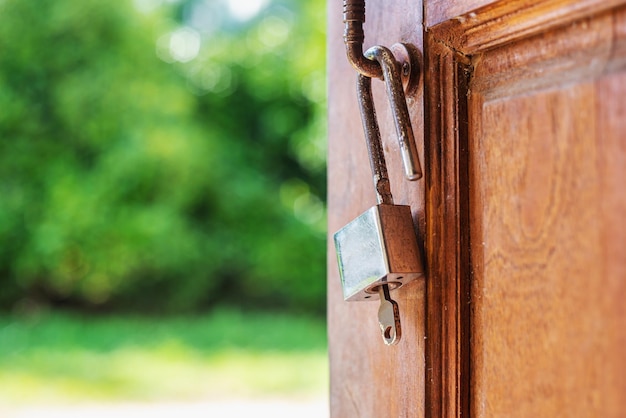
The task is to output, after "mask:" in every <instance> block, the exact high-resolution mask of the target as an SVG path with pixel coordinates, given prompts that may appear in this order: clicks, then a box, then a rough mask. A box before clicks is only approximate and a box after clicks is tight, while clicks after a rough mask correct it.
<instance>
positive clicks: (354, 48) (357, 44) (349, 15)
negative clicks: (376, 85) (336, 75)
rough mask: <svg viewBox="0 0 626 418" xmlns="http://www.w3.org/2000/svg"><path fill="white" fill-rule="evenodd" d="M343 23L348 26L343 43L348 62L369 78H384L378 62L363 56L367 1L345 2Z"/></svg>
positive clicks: (352, 0) (344, 0)
mask: <svg viewBox="0 0 626 418" xmlns="http://www.w3.org/2000/svg"><path fill="white" fill-rule="evenodd" d="M343 23H344V24H345V25H346V26H345V30H344V34H343V41H344V43H345V45H346V55H347V56H348V61H349V62H350V64H352V66H353V67H354V68H355V69H356V70H357V71H358V72H359V74H363V75H365V76H367V77H372V78H380V79H382V77H383V71H382V69H381V68H380V65H379V64H378V63H377V62H376V61H370V60H368V59H366V58H365V56H364V55H363V41H364V40H365V34H364V32H363V23H365V0H343Z"/></svg>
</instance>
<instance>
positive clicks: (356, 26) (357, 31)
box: [343, 0, 422, 180]
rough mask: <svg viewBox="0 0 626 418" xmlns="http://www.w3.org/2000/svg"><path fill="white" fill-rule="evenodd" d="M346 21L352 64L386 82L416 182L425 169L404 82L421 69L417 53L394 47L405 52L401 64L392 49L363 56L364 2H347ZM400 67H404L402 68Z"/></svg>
mask: <svg viewBox="0 0 626 418" xmlns="http://www.w3.org/2000/svg"><path fill="white" fill-rule="evenodd" d="M343 21H344V24H345V31H344V36H343V40H344V43H345V45H346V55H347V57H348V61H349V62H350V64H352V66H353V67H354V68H355V69H356V70H357V71H358V72H359V74H360V75H363V76H366V77H369V78H379V79H381V80H384V81H385V86H386V87H387V95H388V96H389V101H390V103H391V107H392V111H393V115H394V121H395V125H396V131H397V133H398V141H399V143H400V149H401V150H402V163H403V164H404V171H405V174H406V177H407V178H408V179H409V180H417V179H419V178H420V177H422V170H421V168H420V164H419V160H418V158H417V149H416V147H415V138H414V136H413V128H412V127H411V119H410V117H409V111H408V108H407V105H406V98H405V97H404V86H403V79H402V76H403V74H404V76H405V81H406V83H405V84H406V87H407V88H409V86H410V84H409V82H410V81H411V75H412V73H414V72H417V67H419V65H417V59H415V57H414V56H413V55H414V53H415V50H414V48H411V47H407V46H406V45H403V44H396V45H394V47H395V48H394V49H395V50H397V51H400V50H401V51H402V55H403V58H404V62H403V63H402V64H400V63H399V62H398V61H396V59H395V57H394V55H393V54H392V52H391V51H390V50H389V49H387V48H385V47H382V46H375V47H372V48H370V49H369V50H367V52H365V54H363V41H364V40H365V33H364V32H363V24H364V23H365V0H344V1H343ZM401 65H402V67H404V68H400V66H401ZM404 70H407V71H404ZM412 78H415V77H412ZM418 78H419V77H418Z"/></svg>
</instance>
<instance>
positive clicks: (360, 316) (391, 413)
mask: <svg viewBox="0 0 626 418" xmlns="http://www.w3.org/2000/svg"><path fill="white" fill-rule="evenodd" d="M411 3H412V2H410V1H408V0H403V1H391V2H375V1H371V0H370V1H368V14H367V18H368V22H367V23H366V34H368V35H367V36H368V39H367V40H366V45H367V46H370V45H373V44H374V43H377V44H378V43H380V44H384V45H391V44H393V43H394V42H397V41H398V40H407V39H410V40H412V41H413V42H414V43H416V44H418V45H421V28H420V26H421V15H420V10H421V9H420V7H418V6H411ZM415 3H417V2H415ZM625 3H626V2H625V1H623V0H622V1H616V0H604V1H602V0H578V1H574V0H535V1H530V0H515V1H497V2H493V1H483V0H465V1H455V2H453V1H444V0H429V1H426V4H425V5H424V12H425V14H426V16H427V25H426V29H425V33H426V42H425V47H424V64H425V66H426V69H427V70H426V72H425V75H424V87H423V91H424V108H425V110H424V116H425V122H424V125H423V129H424V132H425V137H424V139H423V141H424V142H422V135H421V134H422V128H421V124H420V122H417V123H416V122H415V121H417V120H420V118H421V115H422V99H421V96H417V97H416V98H414V99H413V100H412V101H411V106H410V110H411V115H412V117H413V118H414V119H413V120H414V129H415V133H416V137H417V143H418V148H420V156H421V157H422V156H423V158H420V159H421V161H423V163H424V167H425V179H424V180H421V181H420V182H419V183H418V184H417V185H415V184H413V183H407V182H405V181H403V180H401V164H400V161H399V153H398V152H397V145H396V142H395V138H394V137H393V132H392V129H391V125H390V119H389V115H388V111H387V109H388V107H387V102H386V99H385V98H384V97H383V96H382V94H381V93H382V92H381V91H380V89H379V91H378V92H377V96H376V97H377V104H378V109H379V110H380V112H379V119H380V120H381V125H382V130H383V137H384V141H385V147H386V149H388V150H389V153H388V154H387V155H391V156H392V158H389V160H388V164H389V169H390V172H391V175H392V180H393V184H392V186H393V187H394V197H396V198H397V200H398V202H401V203H410V204H411V205H412V207H413V209H414V216H415V218H416V220H417V221H418V222H417V224H418V227H419V228H418V229H419V234H418V235H419V239H420V240H421V241H422V240H423V241H422V242H424V243H425V244H424V245H425V260H426V270H427V278H426V280H425V281H421V282H418V283H414V284H413V285H411V286H410V287H406V288H404V289H402V290H401V291H400V292H398V293H397V296H398V297H397V299H398V302H399V303H400V308H401V311H402V314H403V317H402V320H403V325H404V327H403V332H404V336H403V339H404V341H403V342H402V343H401V345H400V346H398V347H393V348H387V347H384V346H383V345H382V343H381V342H380V340H379V338H380V337H379V335H378V329H377V322H376V309H377V306H376V304H375V303H374V304H369V303H344V302H343V301H342V300H341V296H340V295H341V292H340V288H339V279H338V277H337V271H336V260H335V256H334V251H333V245H332V242H331V241H329V260H328V262H329V307H328V310H329V337H330V357H331V407H332V416H333V417H381V418H385V417H409V416H410V417H414V416H417V417H419V416H427V417H451V416H455V417H460V416H476V417H516V416H519V417H560V416H563V417H570V416H571V417H596V416H597V417H620V416H626V415H625V414H624V413H623V410H624V407H626V303H624V302H623V300H624V299H626V250H625V249H624V248H626V247H624V244H623V243H625V242H626V219H625V218H626V191H625V190H624V187H623V185H622V183H623V182H624V181H626V104H625V103H626V99H624V98H625V97H626V71H625V70H626V6H624V4H625ZM459 14H462V15H460V16H459ZM329 19H330V20H329V62H328V66H329V83H330V96H329V99H330V100H329V102H330V106H329V116H330V122H329V123H330V125H329V229H330V231H329V232H330V233H331V234H332V233H333V232H334V231H335V230H337V229H339V228H340V227H341V226H343V225H344V224H345V223H346V222H348V221H349V220H351V219H352V218H354V217H356V216H357V215H358V214H359V213H361V212H362V211H363V210H365V209H366V208H367V207H369V206H371V205H373V204H374V193H373V190H372V186H371V184H370V183H371V180H370V173H369V168H368V165H367V159H366V155H365V146H364V145H363V142H362V140H363V138H362V133H361V127H360V121H359V115H358V111H357V107H356V98H355V93H354V72H353V70H352V69H351V68H350V67H349V65H348V64H347V62H346V60H345V57H344V55H343V54H344V53H343V45H342V43H341V41H340V39H341V32H342V24H341V2H340V1H337V0H330V2H329ZM435 23H438V24H437V25H435V26H432V25H434V24H435ZM431 26H432V27H431ZM375 84H376V82H375ZM421 91H422V90H421V89H420V92H421ZM420 94H421V93H420ZM422 144H423V150H422ZM424 188H425V189H424ZM424 190H425V194H424ZM424 315H426V317H425V319H424ZM424 321H425V322H424Z"/></svg>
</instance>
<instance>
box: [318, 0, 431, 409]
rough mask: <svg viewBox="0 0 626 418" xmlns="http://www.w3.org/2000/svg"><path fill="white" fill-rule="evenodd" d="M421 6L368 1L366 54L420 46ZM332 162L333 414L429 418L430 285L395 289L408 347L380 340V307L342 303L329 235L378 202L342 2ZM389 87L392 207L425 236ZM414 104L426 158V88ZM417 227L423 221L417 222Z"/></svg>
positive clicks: (407, 0) (332, 39) (331, 44)
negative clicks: (408, 214) (406, 211)
mask: <svg viewBox="0 0 626 418" xmlns="http://www.w3.org/2000/svg"><path fill="white" fill-rule="evenodd" d="M421 15H422V8H421V5H419V4H418V3H417V2H414V1H411V0H393V1H392V0H388V1H384V2H377V1H368V2H367V21H366V23H365V34H366V40H365V45H364V46H365V48H364V49H367V48H369V47H370V46H373V45H385V46H387V47H389V46H391V45H392V44H394V43H396V42H411V43H413V44H415V45H418V46H419V47H420V49H421V45H422V25H421ZM328 16H329V21H328V77H329V86H330V87H329V109H328V111H329V129H328V130H329V143H328V144H329V160H328V167H329V168H328V182H329V183H328V190H329V191H328V208H329V210H328V213H329V216H328V229H329V241H328V249H329V251H328V254H329V256H328V335H329V345H330V350H329V351H330V367H331V415H332V416H333V417H337V418H347V417H372V418H383V417H421V416H423V415H424V335H425V334H424V305H425V304H424V281H423V280H419V281H416V282H413V283H411V284H408V285H406V286H404V287H403V288H402V289H401V290H400V291H398V292H394V293H392V296H393V297H394V299H395V300H396V301H397V302H398V304H399V306H400V314H401V320H402V327H403V332H402V341H400V343H399V344H398V345H397V346H393V347H387V346H385V345H384V344H383V341H382V339H381V336H380V331H379V326H378V317H377V311H378V303H377V302H344V301H343V298H342V296H341V287H340V280H339V273H338V270H337V260H336V256H335V253H334V244H333V242H332V234H333V233H334V232H335V231H337V230H338V229H340V228H341V227H343V226H344V225H346V224H347V223H348V222H349V221H351V220H352V219H354V218H356V217H357V216H358V215H359V214H361V213H362V212H363V211H365V210H366V209H368V208H369V207H371V206H373V205H375V204H376V197H375V194H374V188H373V185H372V176H371V172H370V168H369V162H368V159H367V153H366V145H365V139H364V136H363V129H362V127H361V120H360V115H359V112H358V108H357V101H356V72H355V70H353V69H352V67H350V65H349V64H348V62H347V60H346V57H345V52H344V46H343V38H342V34H343V24H342V1H341V0H329V2H328ZM382 87H383V85H382V82H380V81H378V80H373V88H374V97H375V102H376V109H377V112H378V120H379V123H380V127H381V134H382V140H383V143H384V149H385V152H386V156H387V165H388V170H389V174H390V177H391V181H392V183H391V188H392V192H393V196H394V199H395V202H396V203H398V204H410V205H411V207H412V209H413V216H414V218H415V219H416V220H418V222H419V224H420V226H419V232H420V234H419V235H420V239H419V241H420V242H423V232H424V228H423V225H424V222H423V217H424V212H423V210H424V209H423V208H424V203H423V201H424V199H423V184H424V182H423V180H420V181H417V182H408V181H406V180H404V179H403V176H402V164H401V160H400V152H399V150H398V142H397V139H396V136H395V131H394V128H393V124H392V119H391V116H390V114H389V103H388V100H387V98H386V96H385V94H384V91H383V89H382ZM418 90H419V92H418V93H417V94H416V95H414V96H412V97H411V98H410V100H409V113H410V115H411V118H412V120H413V127H414V131H415V136H416V143H417V145H418V150H419V152H420V161H422V162H423V161H424V160H423V147H422V144H423V129H422V122H421V120H422V119H423V99H422V94H421V91H422V89H421V87H420V88H419V89H418ZM416 224H417V222H416Z"/></svg>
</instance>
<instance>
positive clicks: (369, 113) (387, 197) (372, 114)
mask: <svg viewBox="0 0 626 418" xmlns="http://www.w3.org/2000/svg"><path fill="white" fill-rule="evenodd" d="M357 94H358V96H357V97H358V101H359V108H360V110H361V122H362V123H363V131H364V132H365V142H366V143H367V154H368V156H369V160H370V167H371V168H372V178H373V180H374V189H375V190H376V199H377V200H378V203H379V204H381V203H384V204H389V205H393V196H392V195H391V185H390V182H389V175H388V174H387V164H386V162H385V154H384V152H383V145H382V141H381V139H380V129H379V128H378V120H377V119H376V108H375V107H374V98H373V97H372V79H371V78H370V77H367V76H364V75H362V74H359V76H358V79H357Z"/></svg>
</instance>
